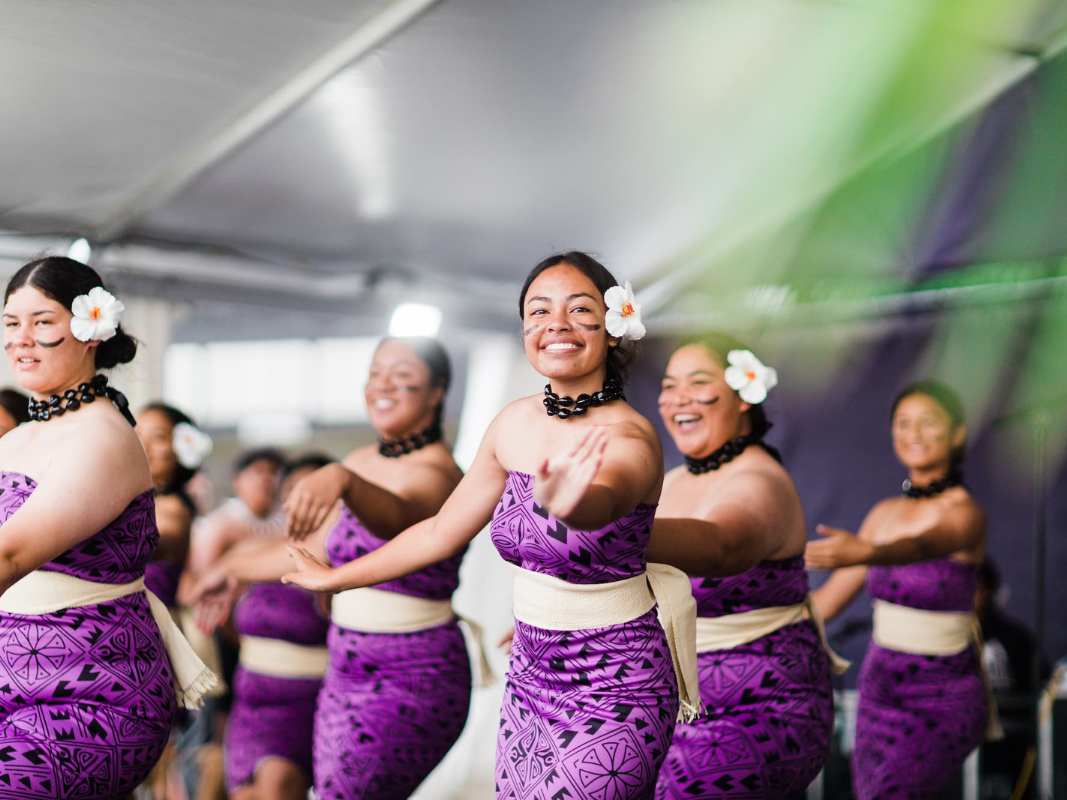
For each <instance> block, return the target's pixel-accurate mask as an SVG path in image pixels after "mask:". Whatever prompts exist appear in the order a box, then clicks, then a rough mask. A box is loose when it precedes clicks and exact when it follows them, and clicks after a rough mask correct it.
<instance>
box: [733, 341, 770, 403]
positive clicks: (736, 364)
mask: <svg viewBox="0 0 1067 800" xmlns="http://www.w3.org/2000/svg"><path fill="white" fill-rule="evenodd" d="M726 361H727V362H728V363H729V365H730V366H728V367H727V368H726V373H725V377H726V383H727V385H729V387H730V388H731V389H733V390H734V391H735V392H737V393H738V394H739V395H740V396H741V399H742V400H744V401H745V402H746V403H751V404H752V405H759V404H760V403H762V402H763V401H764V400H766V399H767V393H768V392H769V391H770V390H771V389H773V388H774V387H775V386H777V385H778V372H777V371H776V370H775V369H774V368H773V367H768V366H765V365H764V363H763V362H762V361H760V360H759V359H758V358H756V356H755V354H753V352H752V351H751V350H731V351H730V352H729V353H727V354H726Z"/></svg>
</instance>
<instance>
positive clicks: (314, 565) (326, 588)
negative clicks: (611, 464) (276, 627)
mask: <svg viewBox="0 0 1067 800" xmlns="http://www.w3.org/2000/svg"><path fill="white" fill-rule="evenodd" d="M495 428H496V423H494V424H493V425H492V426H490V428H489V431H488V432H487V433H486V435H485V439H483V440H482V445H481V448H480V449H479V451H478V455H477V456H476V457H475V459H474V464H473V465H471V469H470V472H468V473H467V474H466V475H465V476H464V478H463V480H461V481H460V482H459V485H458V486H457V487H456V489H455V491H453V492H452V494H451V496H450V497H449V498H448V500H446V501H445V504H444V505H443V506H442V507H441V510H440V511H439V512H438V513H437V515H436V516H433V517H429V518H428V519H424V520H423V521H422V522H419V523H417V524H415V525H413V526H412V527H410V528H408V529H407V530H405V531H404V532H403V533H401V534H399V535H398V536H395V537H394V538H393V539H392V540H391V541H389V542H388V543H386V544H385V545H383V546H382V547H379V548H378V549H376V550H374V551H373V552H371V553H368V554H367V555H365V556H363V557H362V558H357V559H356V560H354V561H350V562H349V563H347V564H345V565H343V566H340V567H337V568H336V569H330V568H328V567H326V566H325V565H324V564H323V563H322V562H321V561H320V560H319V559H318V558H316V556H315V555H314V554H313V553H310V552H308V551H306V550H305V549H303V548H297V547H294V548H292V553H293V559H294V561H295V562H296V570H297V571H295V572H291V573H289V574H288V575H286V576H285V577H284V578H283V579H282V580H283V581H286V582H288V583H294V584H297V585H299V586H303V587H304V588H306V589H311V590H313V591H320V592H339V591H343V590H345V589H354V588H358V587H361V586H374V585H375V584H378V583H383V582H385V581H390V580H394V579H396V578H399V577H401V576H403V575H409V574H411V573H412V572H416V571H418V570H420V569H423V568H424V567H427V566H429V565H430V564H435V563H437V562H438V561H443V560H444V559H446V558H448V557H450V556H452V555H455V554H456V553H458V552H459V551H460V550H462V549H463V548H464V547H465V546H466V545H467V544H468V543H469V542H470V540H471V539H473V538H474V537H475V536H476V535H477V534H478V532H479V531H480V530H482V528H484V527H485V526H486V525H487V524H488V523H489V520H490V518H491V517H492V514H493V509H494V508H495V507H496V504H497V502H499V500H500V496H501V495H502V494H503V492H504V481H505V479H506V477H507V476H506V473H505V472H504V470H503V468H502V467H501V466H500V464H499V463H498V462H497V460H496V452H495V446H494V444H493V440H494V436H495V434H494V431H495Z"/></svg>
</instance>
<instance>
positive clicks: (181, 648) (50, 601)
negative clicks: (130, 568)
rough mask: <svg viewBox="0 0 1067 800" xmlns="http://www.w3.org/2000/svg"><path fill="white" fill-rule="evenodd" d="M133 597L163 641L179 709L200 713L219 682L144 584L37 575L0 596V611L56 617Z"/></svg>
mask: <svg viewBox="0 0 1067 800" xmlns="http://www.w3.org/2000/svg"><path fill="white" fill-rule="evenodd" d="M137 592H144V593H145V595H146V596H147V598H148V606H149V608H150V609H151V611H152V618H153V619H154V620H155V621H156V625H157V626H158V627H159V632H160V634H161V635H162V637H163V645H164V647H165V648H166V650H167V656H168V657H169V658H170V665H171V671H172V672H173V673H174V688H175V691H176V693H177V696H178V704H179V705H180V706H182V707H183V708H199V707H200V705H201V703H202V702H203V697H204V694H205V693H206V692H207V691H208V690H210V689H211V688H212V687H213V686H214V685H215V683H216V681H217V678H216V677H215V674H214V673H213V672H212V671H211V670H209V669H208V668H207V667H206V666H204V662H203V661H201V660H200V659H199V658H198V657H197V655H196V653H194V652H193V649H192V648H191V647H190V646H189V643H188V642H187V641H186V640H185V637H184V636H183V635H182V632H181V630H179V628H178V626H177V625H175V624H174V619H173V618H172V617H171V615H170V611H169V610H167V607H166V606H165V605H163V602H162V601H161V600H160V599H159V598H158V597H156V596H155V595H154V594H152V592H150V591H148V590H147V589H146V588H145V586H144V578H138V579H137V580H135V581H131V582H130V583H96V582H95V581H86V580H82V579H81V578H75V577H74V576H72V575H65V574H63V573H62V572H49V571H45V570H35V571H33V572H31V573H30V574H28V575H26V576H25V577H24V578H22V579H21V580H19V581H18V582H16V583H15V584H14V585H13V586H12V587H11V588H10V589H8V590H7V591H6V592H4V594H3V595H2V596H0V611H3V612H6V613H8V614H23V615H29V616H35V615H40V614H54V613H55V612H57V611H62V610H63V609H66V608H81V607H83V606H93V605H97V604H99V603H106V602H108V601H110V600H117V599H118V598H120V597H126V596H127V595H131V594H136V593H137Z"/></svg>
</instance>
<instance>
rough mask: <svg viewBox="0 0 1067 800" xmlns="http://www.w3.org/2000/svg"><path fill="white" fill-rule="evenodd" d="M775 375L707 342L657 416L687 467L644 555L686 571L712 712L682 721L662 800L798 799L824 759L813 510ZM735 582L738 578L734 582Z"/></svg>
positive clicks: (824, 660) (664, 394)
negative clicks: (775, 440)
mask: <svg viewBox="0 0 1067 800" xmlns="http://www.w3.org/2000/svg"><path fill="white" fill-rule="evenodd" d="M776 382H777V376H776V374H775V372H774V371H773V370H771V369H769V368H767V367H765V366H763V364H761V363H760V362H759V360H758V359H757V358H756V357H755V356H754V355H753V354H752V353H751V352H750V351H748V350H746V349H745V348H744V347H743V345H741V344H740V343H738V342H736V341H734V340H732V339H731V338H729V337H727V336H723V335H709V336H708V337H705V338H703V339H702V340H701V341H700V342H698V343H693V344H688V345H686V346H684V347H681V348H680V349H678V350H677V351H675V353H674V354H673V355H672V356H671V359H670V362H669V363H668V364H667V370H666V373H665V374H664V376H663V381H662V390H661V393H660V397H659V411H660V415H661V417H662V418H663V424H664V426H665V427H666V428H667V431H668V432H669V433H670V435H671V438H672V439H673V440H674V443H675V445H676V446H677V447H678V449H679V450H680V451H681V452H682V454H683V455H684V456H685V461H686V463H685V466H682V467H678V468H677V469H675V470H672V471H671V472H670V473H668V474H667V477H666V479H665V481H664V485H663V496H662V497H661V498H660V505H659V509H658V511H657V520H656V525H655V532H654V535H653V539H652V545H651V546H650V548H649V557H650V558H653V559H655V560H667V561H676V560H678V557H679V556H678V555H676V551H677V550H678V549H683V550H687V551H689V552H700V550H701V549H703V551H704V553H703V555H702V557H701V560H700V561H698V562H696V563H694V564H692V565H689V569H690V570H691V571H692V572H694V573H697V574H713V575H730V577H720V578H715V577H698V578H693V579H692V590H693V595H694V596H695V597H696V601H697V614H698V616H699V618H700V619H699V620H698V626H697V647H698V653H699V654H698V659H699V661H698V667H699V672H700V695H701V699H702V700H703V702H704V708H705V709H706V713H705V715H704V716H702V717H700V718H699V719H698V720H696V721H695V722H694V723H693V724H692V725H680V726H678V728H677V729H676V730H675V732H674V741H673V743H672V745H671V749H670V752H669V753H668V755H667V761H666V763H665V764H664V765H663V769H661V770H660V774H659V782H658V784H657V786H656V797H657V798H661V800H668V798H669V800H700V799H701V798H727V797H729V798H784V797H792V796H796V795H802V793H803V791H804V789H805V788H806V787H807V786H808V784H809V783H811V781H812V780H813V779H814V778H815V776H816V775H817V774H818V772H819V770H820V769H821V768H822V765H823V762H824V761H825V760H826V757H827V755H828V753H829V743H830V732H831V729H832V726H833V711H834V709H833V695H832V690H831V685H830V671H831V666H830V660H829V657H828V656H827V654H826V652H824V647H823V642H822V641H821V639H820V635H819V631H818V629H817V627H816V625H815V624H814V623H813V622H812V620H811V619H810V612H809V611H808V610H807V609H806V608H805V605H804V604H805V603H806V601H807V597H808V578H807V572H806V571H805V570H804V559H803V552H804V543H805V540H806V538H807V531H806V527H805V524H804V510H803V508H802V507H801V505H800V498H799V497H798V496H797V492H796V489H795V487H794V486H793V482H792V480H791V479H790V477H789V474H788V473H787V472H786V471H785V469H784V468H783V467H782V465H781V463H780V460H779V457H778V454H777V452H776V451H775V450H774V449H773V448H770V447H769V446H768V445H766V444H764V442H763V436H764V434H766V432H767V430H768V429H769V428H770V423H769V422H768V421H767V415H766V413H765V412H764V410H763V405H762V403H763V401H764V400H765V399H766V397H767V392H768V390H769V389H771V388H772V387H773V386H774V385H775V383H776ZM732 573H736V574H732Z"/></svg>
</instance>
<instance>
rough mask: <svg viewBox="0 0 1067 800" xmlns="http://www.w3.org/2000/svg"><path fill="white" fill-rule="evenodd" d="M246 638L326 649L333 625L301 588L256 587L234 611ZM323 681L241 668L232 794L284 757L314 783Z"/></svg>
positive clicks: (233, 713) (230, 751) (230, 733)
mask: <svg viewBox="0 0 1067 800" xmlns="http://www.w3.org/2000/svg"><path fill="white" fill-rule="evenodd" d="M233 617H234V625H235V627H236V628H237V632H238V633H239V634H240V635H242V636H259V637H262V638H264V639H281V640H283V641H286V642H292V643H293V644H300V645H309V646H312V647H322V646H323V645H325V644H326V629H327V626H328V623H327V621H326V619H325V618H324V617H323V616H322V615H321V614H320V613H319V612H318V609H317V608H316V607H315V595H314V594H312V593H311V592H306V591H304V590H303V589H300V588H298V587H296V586H285V585H283V584H281V583H257V584H255V585H253V586H252V587H250V588H249V590H248V591H247V592H245V595H244V597H242V598H241V600H240V602H239V603H238V604H237V607H236V608H235V609H234V612H233ZM321 687H322V680H321V679H320V678H291V677H279V676H276V675H263V674H262V673H259V672H253V671H252V670H250V669H248V668H246V667H244V666H241V665H238V667H237V671H236V672H235V674H234V678H233V707H232V709H231V710H230V718H229V722H228V723H227V726H226V736H225V739H224V743H223V745H224V748H225V751H226V785H227V787H228V788H229V790H230V791H231V792H232V791H234V789H236V788H237V787H238V786H241V785H242V784H246V783H250V782H251V781H252V778H253V777H254V774H255V771H256V767H257V766H258V765H259V763H260V762H261V761H263V760H264V759H266V758H272V757H273V758H284V759H286V760H287V761H290V762H292V763H293V764H296V765H297V766H298V767H300V768H301V769H302V770H303V771H304V773H305V774H306V775H307V777H308V780H310V779H311V735H312V729H313V722H314V718H315V701H316V698H317V697H318V694H319V689H320V688H321Z"/></svg>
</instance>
